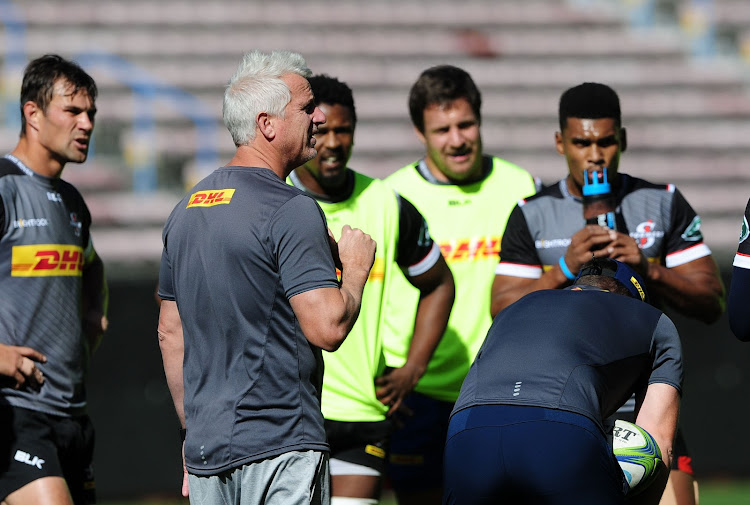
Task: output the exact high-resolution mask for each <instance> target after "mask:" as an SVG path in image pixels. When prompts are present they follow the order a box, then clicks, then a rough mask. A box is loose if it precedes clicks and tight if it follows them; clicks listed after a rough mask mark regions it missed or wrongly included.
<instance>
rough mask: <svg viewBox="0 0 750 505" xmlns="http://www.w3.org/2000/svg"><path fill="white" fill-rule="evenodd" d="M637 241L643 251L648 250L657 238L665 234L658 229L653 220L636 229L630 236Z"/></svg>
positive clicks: (639, 225)
mask: <svg viewBox="0 0 750 505" xmlns="http://www.w3.org/2000/svg"><path fill="white" fill-rule="evenodd" d="M630 236H631V237H633V238H634V239H635V242H636V243H637V244H638V247H640V248H641V249H648V248H649V247H651V246H652V245H654V242H656V239H657V238H661V237H663V236H664V232H663V231H660V230H657V229H656V224H655V223H654V221H653V220H652V219H649V220H648V221H644V222H642V223H640V224H638V226H636V227H635V232H634V233H631V234H630Z"/></svg>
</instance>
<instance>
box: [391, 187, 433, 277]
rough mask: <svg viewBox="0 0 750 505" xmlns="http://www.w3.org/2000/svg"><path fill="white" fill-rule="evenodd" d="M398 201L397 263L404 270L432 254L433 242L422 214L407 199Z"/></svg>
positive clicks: (402, 198)
mask: <svg viewBox="0 0 750 505" xmlns="http://www.w3.org/2000/svg"><path fill="white" fill-rule="evenodd" d="M396 197H397V199H398V210H399V212H398V214H399V215H398V230H399V232H398V249H397V250H396V263H398V265H399V266H400V267H402V268H408V267H410V266H412V265H416V264H417V263H419V262H420V261H422V260H423V259H425V257H426V256H427V255H428V254H429V253H430V251H431V250H432V245H433V240H432V237H430V230H429V228H428V227H427V221H425V219H424V217H423V216H422V214H421V213H420V212H419V211H418V210H417V208H416V207H415V206H414V205H413V204H412V203H411V202H410V201H409V200H407V199H406V198H404V197H402V196H401V195H396Z"/></svg>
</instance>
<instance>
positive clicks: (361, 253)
mask: <svg viewBox="0 0 750 505" xmlns="http://www.w3.org/2000/svg"><path fill="white" fill-rule="evenodd" d="M337 245H338V253H339V259H340V260H341V272H342V275H344V274H345V273H346V272H347V271H350V272H351V271H354V270H359V269H361V270H364V271H365V272H367V273H368V274H369V272H370V269H371V268H372V264H373V263H374V262H375V249H376V248H377V244H376V243H375V241H374V240H373V239H372V237H370V236H369V235H368V234H367V233H365V232H363V231H362V230H360V229H358V228H352V227H350V226H349V225H348V224H345V225H344V227H343V228H342V229H341V238H340V239H339V241H338V244H337Z"/></svg>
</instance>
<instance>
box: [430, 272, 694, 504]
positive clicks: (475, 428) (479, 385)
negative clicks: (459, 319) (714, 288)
mask: <svg viewBox="0 0 750 505" xmlns="http://www.w3.org/2000/svg"><path fill="white" fill-rule="evenodd" d="M617 294H620V295H624V296H617ZM633 298H635V299H633ZM645 300H646V292H645V290H644V289H643V281H642V279H641V278H640V276H639V275H638V274H637V273H636V272H635V271H634V270H632V269H631V268H630V267H629V266H628V265H626V264H625V263H620V262H618V261H615V260H612V259H608V258H598V259H593V260H591V261H589V262H588V263H586V264H584V265H583V267H582V268H581V272H580V276H579V278H578V279H577V281H576V283H575V284H574V285H573V286H572V287H570V288H567V289H564V290H551V289H548V290H540V291H535V292H533V293H530V294H528V295H526V296H524V297H523V298H521V299H520V300H518V301H517V302H516V303H514V304H512V305H510V306H508V307H507V308H506V309H504V310H503V311H502V312H501V313H500V314H499V315H498V316H497V317H496V318H495V320H494V322H493V324H492V327H491V328H490V330H489V332H488V334H487V339H486V340H485V342H484V344H483V345H482V348H481V349H480V351H479V353H478V354H477V357H476V359H475V360H474V363H473V365H472V367H471V369H470V370H469V373H468V375H467V376H466V380H465V381H464V383H463V386H462V388H461V393H460V395H459V397H458V400H457V401H456V406H455V407H454V410H453V413H452V414H451V422H450V428H449V434H448V440H447V443H446V451H445V461H446V463H445V476H446V498H447V503H485V501H482V500H488V501H486V503H498V502H503V503H504V500H509V501H510V502H514V503H515V502H516V501H518V502H523V503H539V504H544V503H554V504H567V503H571V504H572V503H576V504H578V503H597V504H604V503H607V504H610V503H612V504H614V503H625V501H624V500H625V496H624V493H623V491H624V486H623V480H622V479H623V477H622V473H621V471H620V469H619V467H618V465H617V463H616V461H615V460H614V457H613V455H612V450H611V448H610V447H609V445H608V444H607V439H606V434H605V427H604V419H605V418H606V417H608V416H610V415H612V414H613V413H614V412H615V411H616V410H617V409H618V408H619V407H620V406H621V405H622V404H623V403H624V402H625V401H626V400H627V399H628V398H629V397H630V395H631V394H633V393H635V394H636V397H637V399H638V408H637V410H636V411H637V417H636V424H638V425H639V426H641V427H642V428H644V429H645V430H646V431H648V432H649V433H650V434H651V435H653V437H654V438H655V439H656V441H657V443H658V444H659V446H660V448H661V451H662V457H663V459H664V462H665V464H666V466H663V465H660V469H661V474H662V475H661V477H662V479H661V481H660V482H658V483H656V484H654V485H653V486H650V487H649V489H648V491H647V492H649V493H654V494H655V497H654V498H653V499H654V500H656V501H658V497H659V496H660V495H661V491H662V490H663V489H664V484H666V478H667V474H668V472H667V468H669V464H670V462H671V461H670V459H671V455H672V441H673V439H674V434H675V429H676V425H677V415H678V410H679V395H680V392H681V388H682V357H681V347H680V339H679V335H678V334H677V330H676V329H675V326H674V324H673V323H672V321H670V319H669V318H668V317H667V316H665V315H664V314H663V313H662V312H661V311H659V310H658V309H656V308H654V307H652V306H650V305H648V304H646V303H643V301H645ZM527 455H536V456H534V457H531V456H529V457H527ZM652 488H653V489H652ZM480 497H481V499H480ZM649 499H651V497H650V496H649ZM639 503H651V502H650V501H646V502H639Z"/></svg>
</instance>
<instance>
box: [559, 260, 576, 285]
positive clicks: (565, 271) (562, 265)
mask: <svg viewBox="0 0 750 505" xmlns="http://www.w3.org/2000/svg"><path fill="white" fill-rule="evenodd" d="M559 263H560V270H562V273H563V275H564V276H565V277H566V278H567V279H568V280H569V281H574V280H575V279H576V276H575V275H573V272H571V271H570V269H569V268H568V265H567V264H566V263H565V256H560V261H559Z"/></svg>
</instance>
